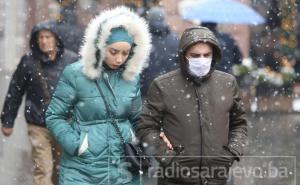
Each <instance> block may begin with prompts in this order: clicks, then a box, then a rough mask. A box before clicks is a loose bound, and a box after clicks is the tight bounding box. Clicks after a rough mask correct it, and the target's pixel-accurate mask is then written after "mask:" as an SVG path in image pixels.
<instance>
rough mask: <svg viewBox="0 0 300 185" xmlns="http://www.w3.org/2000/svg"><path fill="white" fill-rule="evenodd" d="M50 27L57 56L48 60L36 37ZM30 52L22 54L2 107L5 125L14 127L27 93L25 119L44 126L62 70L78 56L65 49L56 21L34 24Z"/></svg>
mask: <svg viewBox="0 0 300 185" xmlns="http://www.w3.org/2000/svg"><path fill="white" fill-rule="evenodd" d="M44 29H45V30H50V31H51V32H52V33H54V34H55V35H56V37H57V39H58V42H59V43H58V48H59V51H58V53H57V57H56V59H55V61H51V60H50V59H49V58H48V56H47V55H46V54H44V53H43V52H42V51H41V50H40V49H39V46H38V43H37V36H38V32H39V31H40V30H44ZM30 48H31V52H29V53H27V54H25V55H24V56H23V57H22V59H21V61H20V63H19V65H18V66H17V69H16V71H15V72H14V74H13V76H12V79H11V82H10V85H9V89H8V92H7V96H6V99H5V102H4V106H3V109H2V113H1V121H2V124H3V126H4V127H13V126H14V121H15V118H16V116H17V113H18V109H19V107H20V104H21V102H22V97H23V95H24V94H26V102H25V118H26V121H27V122H28V123H30V124H34V125H38V126H42V127H45V120H44V113H45V111H46V109H47V106H48V104H49V100H50V98H51V94H52V92H53V91H54V89H55V87H56V84H57V82H58V79H59V77H60V74H61V72H62V71H63V69H64V68H65V66H66V65H68V64H70V63H72V62H75V61H76V60H77V59H78V57H77V55H76V54H74V53H73V52H71V51H68V50H64V46H63V41H62V40H61V39H60V37H59V35H58V34H57V30H56V24H55V23H54V22H52V21H46V22H42V23H39V24H37V25H36V26H34V27H33V29H32V33H31V39H30Z"/></svg>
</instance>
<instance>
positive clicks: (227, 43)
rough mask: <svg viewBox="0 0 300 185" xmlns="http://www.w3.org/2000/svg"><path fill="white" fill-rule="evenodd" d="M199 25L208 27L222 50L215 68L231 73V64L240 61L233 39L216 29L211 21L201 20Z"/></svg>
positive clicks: (239, 62) (238, 50) (239, 54)
mask: <svg viewBox="0 0 300 185" xmlns="http://www.w3.org/2000/svg"><path fill="white" fill-rule="evenodd" d="M201 26H204V27H207V28H209V29H210V30H211V31H212V32H213V33H214V34H215V36H216V37H217V39H218V40H219V42H220V48H221V50H222V56H223V57H222V59H221V61H220V63H219V64H218V65H217V66H216V69H217V70H220V71H224V72H226V73H230V74H233V72H232V66H233V65H235V64H241V63H242V59H243V57H242V54H241V52H240V49H239V47H238V45H237V44H236V42H235V40H234V39H233V38H232V37H231V36H230V35H229V34H227V33H222V32H219V31H218V30H217V24H216V23H213V22H203V23H202V24H201Z"/></svg>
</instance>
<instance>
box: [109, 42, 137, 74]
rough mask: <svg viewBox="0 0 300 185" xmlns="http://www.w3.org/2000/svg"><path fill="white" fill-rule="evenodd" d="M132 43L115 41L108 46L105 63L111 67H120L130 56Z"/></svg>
mask: <svg viewBox="0 0 300 185" xmlns="http://www.w3.org/2000/svg"><path fill="white" fill-rule="evenodd" d="M130 49H131V45H130V44H129V43H128V42H115V43H112V44H110V45H108V46H107V48H106V51H105V55H106V58H105V60H104V61H105V63H106V64H107V65H108V66H109V67H110V68H111V69H118V68H119V67H120V66H121V65H122V64H124V63H125V61H126V60H127V58H128V56H129V52H130Z"/></svg>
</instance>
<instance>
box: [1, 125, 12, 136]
mask: <svg viewBox="0 0 300 185" xmlns="http://www.w3.org/2000/svg"><path fill="white" fill-rule="evenodd" d="M1 130H2V133H3V134H4V135H5V136H10V135H11V134H12V132H13V128H7V127H3V126H2V128H1Z"/></svg>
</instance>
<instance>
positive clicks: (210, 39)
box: [179, 26, 222, 85]
mask: <svg viewBox="0 0 300 185" xmlns="http://www.w3.org/2000/svg"><path fill="white" fill-rule="evenodd" d="M199 42H203V43H209V44H211V45H212V48H213V59H212V64H211V68H210V71H209V72H208V74H207V75H205V76H203V77H198V76H196V75H193V74H192V73H191V72H190V70H189V67H188V61H187V59H186V57H185V54H186V51H187V50H188V49H189V48H190V47H191V46H193V45H195V44H196V43H199ZM221 57H222V50H221V48H220V43H219V41H218V39H217V38H216V36H215V35H214V33H213V32H212V31H210V30H209V29H208V28H206V27H202V26H196V27H191V28H188V29H186V30H185V31H184V32H183V34H182V36H181V39H180V43H179V59H180V67H181V71H182V74H183V75H184V76H185V77H186V78H187V79H188V80H191V81H193V82H195V83H196V84H198V85H200V84H201V82H203V81H205V80H207V79H208V78H209V77H210V75H211V73H212V72H213V71H214V70H215V67H216V64H217V63H218V62H219V61H220V60H221Z"/></svg>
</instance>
